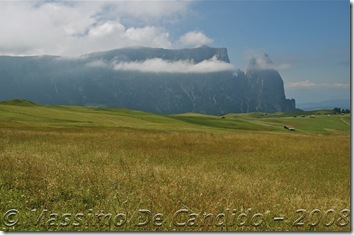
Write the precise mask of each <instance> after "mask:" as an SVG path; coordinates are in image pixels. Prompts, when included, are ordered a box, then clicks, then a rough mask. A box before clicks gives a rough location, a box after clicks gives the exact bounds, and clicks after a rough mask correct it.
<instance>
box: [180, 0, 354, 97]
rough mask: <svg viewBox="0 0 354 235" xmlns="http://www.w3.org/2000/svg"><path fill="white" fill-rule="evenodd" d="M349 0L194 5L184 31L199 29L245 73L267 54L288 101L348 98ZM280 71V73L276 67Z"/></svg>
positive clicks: (223, 2) (213, 2) (237, 2)
mask: <svg viewBox="0 0 354 235" xmlns="http://www.w3.org/2000/svg"><path fill="white" fill-rule="evenodd" d="M349 4H350V3H349V1H221V2H215V1H208V2H206V3H201V2H197V3H196V5H197V6H196V8H197V9H198V11H197V12H198V13H199V14H200V15H198V16H199V17H198V16H197V17H195V20H194V21H191V22H188V23H187V24H186V26H185V27H187V28H188V27H190V29H195V30H202V31H203V32H204V33H205V34H206V35H208V36H210V37H211V38H212V39H213V45H214V46H217V47H227V48H228V52H229V57H230V60H231V61H232V63H233V64H234V65H235V66H236V67H238V68H242V69H244V68H245V67H247V64H248V61H249V58H250V57H251V56H253V55H255V54H261V53H267V54H269V56H270V57H271V59H272V60H273V62H274V63H275V64H278V65H284V66H279V68H280V69H279V72H280V74H281V76H282V78H283V80H284V82H285V87H286V94H287V97H288V98H295V99H296V100H297V102H298V103H299V102H300V103H304V102H308V101H309V100H311V102H316V101H323V100H330V99H349V97H350V87H349V84H350V5H349ZM281 68H282V69H281Z"/></svg>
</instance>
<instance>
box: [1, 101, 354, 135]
mask: <svg viewBox="0 0 354 235" xmlns="http://www.w3.org/2000/svg"><path fill="white" fill-rule="evenodd" d="M328 113H331V111H329V110H322V111H313V112H311V111H309V112H303V113H299V114H288V113H276V114H264V113H247V114H227V115H225V116H224V118H222V117H219V116H212V115H203V114H195V113H186V114H178V115H158V114H153V113H145V112H141V111H135V110H128V109H123V108H95V107H80V106H45V105H38V104H34V103H32V102H30V101H26V100H11V101H5V102H0V127H1V126H2V127H6V126H8V127H31V128H33V127H38V128H39V127H56V128H82V127H85V128H90V127H94V128H133V129H146V130H158V131H207V132H213V131H214V132H215V131H216V132H220V131H226V132H237V131H240V132H242V131H247V132H250V131H251V132H252V131H267V132H284V131H286V130H284V128H283V126H284V125H288V126H293V127H295V128H296V133H302V134H304V133H308V134H310V133H313V134H314V133H317V134H339V133H342V134H345V133H346V134H348V133H349V131H350V115H349V114H345V115H332V114H331V115H327V114H328ZM311 115H315V118H311ZM291 134H295V133H291Z"/></svg>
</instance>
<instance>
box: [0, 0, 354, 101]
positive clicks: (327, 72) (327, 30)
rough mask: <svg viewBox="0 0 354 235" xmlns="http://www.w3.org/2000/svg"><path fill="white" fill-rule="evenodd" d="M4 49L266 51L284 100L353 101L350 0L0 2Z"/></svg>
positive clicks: (240, 62)
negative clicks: (280, 82)
mask: <svg viewBox="0 0 354 235" xmlns="http://www.w3.org/2000/svg"><path fill="white" fill-rule="evenodd" d="M0 6H1V7H0V31H1V37H0V54H3V55H41V54H56V55H63V56H78V55H81V54H84V53H89V52H92V51H100V50H110V49H115V48H121V47H130V46H149V47H163V48H186V47H197V46H200V45H201V44H207V45H209V46H213V47H226V48H227V49H228V53H229V57H230V60H231V63H232V64H233V65H234V67H236V68H240V69H246V67H247V64H248V61H249V60H250V58H251V57H252V56H257V55H260V54H263V53H267V54H268V55H269V56H270V58H271V59H272V61H273V62H274V66H275V67H276V68H277V69H278V70H279V73H280V75H281V76H282V78H283V80H284V84H285V93H286V96H287V98H295V99H296V101H297V103H306V102H316V101H324V100H331V99H349V98H350V2H349V1H340V0H337V1H334V0H333V1H330V0H329V1H328V0H327V1H302V0H296V1H295V0H294V1H279V0H278V1H269V0H268V1H246V0H244V1H237V0H235V1H232V0H229V1H193V0H192V1H173V0H172V1H146V0H145V1H109V2H104V1H77V2H73V1H67V2H63V1H22V2H21V1H16V2H14V1H2V2H1V3H0Z"/></svg>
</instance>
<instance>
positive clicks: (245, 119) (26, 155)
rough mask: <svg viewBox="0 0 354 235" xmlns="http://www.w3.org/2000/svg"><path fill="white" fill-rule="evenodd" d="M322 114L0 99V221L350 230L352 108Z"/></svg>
mask: <svg viewBox="0 0 354 235" xmlns="http://www.w3.org/2000/svg"><path fill="white" fill-rule="evenodd" d="M327 112H328V111H326V110H324V111H316V113H315V114H314V113H313V112H304V113H302V114H301V115H299V114H285V113H275V114H264V113H248V114H227V115H225V116H224V118H222V117H218V116H209V115H201V114H194V113H186V114H178V115H156V114H152V113H144V112H140V111H134V110H128V109H120V108H115V109H107V108H97V107H76V106H45V105H38V104H34V103H31V102H28V101H24V100H12V101H6V102H1V103H0V215H1V216H0V230H5V231H350V228H351V225H350V215H349V210H350V183H351V182H350V115H349V114H345V115H330V116H328V114H327ZM295 115H296V117H294V116H295ZM303 115H304V117H303ZM311 115H315V117H314V118H311ZM284 125H291V126H293V127H295V128H296V131H292V132H291V131H289V130H287V129H284V127H283V126H284ZM11 209H16V210H17V211H18V213H17V214H15V215H13V216H11V217H9V218H10V220H11V221H17V222H16V223H13V224H10V225H6V223H5V222H8V221H6V218H7V217H6V216H5V215H6V213H7V212H8V211H9V210H11ZM299 209H301V210H302V211H300V212H299ZM141 210H145V211H146V210H148V211H150V212H151V213H146V212H142V211H141ZM181 210H182V211H183V213H181V214H178V211H181ZM176 213H177V215H176ZM220 213H221V214H223V213H224V214H225V215H226V214H228V217H227V218H228V219H227V220H226V216H225V217H223V216H221V217H218V215H220ZM206 215H208V216H207V218H206ZM244 215H246V218H245V216H244ZM254 215H257V216H256V217H253V216H254ZM154 216H155V217H154ZM279 216H282V217H284V221H275V220H274V218H275V217H279ZM194 217H196V218H195V220H193V218H194ZM243 218H245V219H243ZM252 218H253V219H252ZM154 219H157V221H156V220H155V221H154ZM144 221H148V223H147V224H146V225H142V226H140V225H139V223H141V222H144ZM193 221H194V222H193ZM160 222H161V223H160Z"/></svg>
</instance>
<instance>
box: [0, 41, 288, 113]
mask: <svg viewBox="0 0 354 235" xmlns="http://www.w3.org/2000/svg"><path fill="white" fill-rule="evenodd" d="M156 58H158V59H161V60H162V61H168V63H171V62H173V61H182V62H183V61H190V62H191V63H194V64H197V63H200V62H203V61H208V60H211V59H214V60H215V59H216V60H217V61H222V62H224V64H227V63H229V58H228V55H227V50H226V49H225V48H210V47H201V48H195V49H182V50H167V49H155V48H129V49H118V50H113V51H108V52H97V53H92V54H88V55H84V56H81V57H80V58H76V59H65V58H61V57H53V56H39V57H6V56H3V57H0V100H6V99H14V98H22V99H28V100H31V101H33V102H37V103H42V104H65V105H90V106H109V107H125V108H130V109H137V110H143V111H147V112H155V113H184V112H198V113H206V114H216V115H220V114H225V113H240V112H257V111H258V112H277V111H283V112H291V111H295V100H287V99H286V98H285V94H284V85H283V80H282V78H281V77H280V75H279V73H278V72H277V71H276V70H274V69H272V68H271V66H269V65H270V62H269V61H270V59H269V57H268V59H269V61H268V62H267V58H263V59H261V60H260V59H259V58H254V59H253V60H251V62H250V66H249V68H248V69H247V71H246V72H243V71H241V70H235V71H231V70H225V71H213V72H203V73H200V72H191V73H185V72H184V71H181V72H178V71H177V72H176V71H174V72H168V71H164V72H144V71H139V69H136V70H134V69H133V70H116V69H114V68H115V67H114V66H115V65H116V64H117V63H120V62H126V63H129V62H134V63H137V62H144V61H147V60H151V59H156ZM265 59H266V61H264V60H265ZM182 62H181V64H182V65H184V64H183V63H185V62H183V63H182ZM137 64H138V65H139V63H137ZM207 65H208V64H207Z"/></svg>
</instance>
